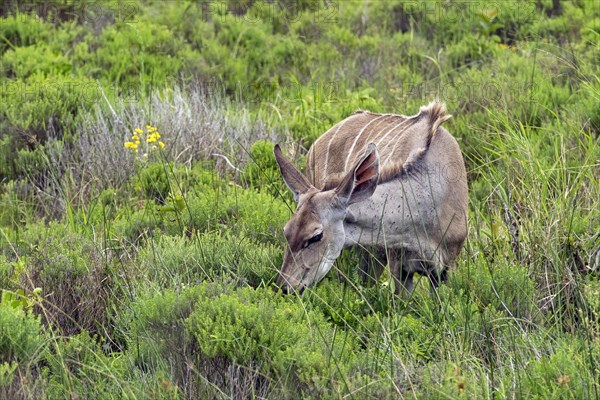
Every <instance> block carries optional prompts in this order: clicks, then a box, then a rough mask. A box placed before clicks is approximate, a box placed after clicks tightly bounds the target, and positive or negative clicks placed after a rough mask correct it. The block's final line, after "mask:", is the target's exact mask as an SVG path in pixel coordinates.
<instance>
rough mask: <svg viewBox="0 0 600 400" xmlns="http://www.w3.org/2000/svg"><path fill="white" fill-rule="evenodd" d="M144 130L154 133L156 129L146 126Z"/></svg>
mask: <svg viewBox="0 0 600 400" xmlns="http://www.w3.org/2000/svg"><path fill="white" fill-rule="evenodd" d="M146 130H148V132H154V131H155V130H156V128H155V127H153V126H152V125H146Z"/></svg>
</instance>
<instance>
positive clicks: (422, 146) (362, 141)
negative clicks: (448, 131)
mask: <svg viewBox="0 0 600 400" xmlns="http://www.w3.org/2000/svg"><path fill="white" fill-rule="evenodd" d="M449 118H450V115H447V114H446V107H445V106H444V104H442V103H438V102H432V103H430V104H429V105H427V106H424V107H421V109H420V110H419V113H418V114H417V115H414V116H412V117H407V116H404V115H395V114H376V113H372V112H368V111H362V110H359V111H356V112H355V113H354V114H352V115H351V116H349V117H348V118H346V119H345V120H343V121H341V122H339V123H337V124H336V125H335V126H333V127H332V128H331V129H329V130H328V131H327V132H325V133H324V134H323V135H322V136H321V137H320V138H319V139H318V140H317V141H316V142H315V144H314V145H313V146H312V147H311V149H310V150H309V153H308V157H307V176H308V179H309V181H310V182H311V183H312V184H313V185H314V186H315V187H317V188H319V189H322V190H329V189H333V188H335V187H337V186H338V184H339V183H340V182H341V180H342V179H343V178H344V176H345V175H346V173H347V172H348V171H349V169H350V168H352V167H353V166H354V165H355V164H356V162H357V161H358V159H359V158H360V157H361V156H362V154H363V153H364V151H365V148H366V146H367V145H368V144H369V143H375V144H377V148H378V150H379V156H380V159H381V167H380V171H379V183H385V182H389V181H391V180H392V179H395V178H397V177H398V176H400V175H401V174H402V172H403V171H404V170H405V169H407V168H410V167H411V166H412V165H413V164H414V163H415V162H416V161H417V160H418V159H420V158H421V157H422V156H423V155H424V154H425V153H426V151H427V149H428V148H429V145H430V144H431V141H432V140H433V138H434V136H435V134H436V132H437V131H438V128H439V127H440V126H441V124H442V123H444V122H445V121H447V120H448V119H449Z"/></svg>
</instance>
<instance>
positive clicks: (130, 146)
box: [125, 142, 137, 150]
mask: <svg viewBox="0 0 600 400" xmlns="http://www.w3.org/2000/svg"><path fill="white" fill-rule="evenodd" d="M125 148H126V149H132V150H136V149H137V144H135V143H132V142H125Z"/></svg>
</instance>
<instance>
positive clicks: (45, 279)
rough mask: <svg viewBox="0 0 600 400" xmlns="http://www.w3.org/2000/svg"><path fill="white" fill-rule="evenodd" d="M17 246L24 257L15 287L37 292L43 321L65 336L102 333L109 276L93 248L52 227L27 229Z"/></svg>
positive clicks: (82, 239) (109, 291)
mask: <svg viewBox="0 0 600 400" xmlns="http://www.w3.org/2000/svg"><path fill="white" fill-rule="evenodd" d="M21 243H22V244H21V245H20V246H22V249H23V250H22V252H21V254H20V256H21V257H22V256H26V257H27V258H26V260H27V267H26V273H24V274H21V284H22V285H23V286H24V287H25V288H28V289H29V290H33V289H34V288H36V287H40V288H42V290H43V294H44V302H43V303H42V304H40V307H41V308H42V309H43V311H44V312H43V313H42V314H43V316H44V322H46V323H49V324H51V325H52V326H53V327H54V328H56V329H57V330H58V331H59V332H62V333H63V334H65V335H69V334H74V333H78V332H80V331H81V330H87V331H88V332H92V333H93V334H96V333H102V334H105V333H107V330H105V329H104V328H103V327H105V326H107V325H108V320H109V318H108V315H107V309H106V307H107V302H108V298H109V297H110V296H113V295H114V294H115V292H113V287H112V282H113V279H114V276H113V275H112V274H111V273H110V268H109V264H108V263H109V259H108V258H106V255H105V254H103V253H102V251H101V250H100V249H99V247H98V244H96V243H94V242H93V241H91V240H89V239H87V238H86V237H84V236H82V235H79V234H76V233H74V232H73V231H71V229H70V228H68V227H67V226H66V225H63V224H58V223H51V224H49V225H48V226H44V225H31V226H30V227H29V228H28V229H27V231H25V232H23V236H22V242H21Z"/></svg>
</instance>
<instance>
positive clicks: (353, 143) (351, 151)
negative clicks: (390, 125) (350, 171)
mask: <svg viewBox="0 0 600 400" xmlns="http://www.w3.org/2000/svg"><path fill="white" fill-rule="evenodd" d="M388 115H389V114H382V115H380V116H379V117H377V118H375V119H372V120H371V121H369V122H368V123H367V124H366V125H365V126H363V128H362V129H361V130H360V132H358V134H357V135H356V137H355V138H354V141H353V142H352V146H350V150H349V151H348V155H347V156H346V161H345V162H344V171H345V170H346V169H347V168H348V161H349V160H350V156H351V155H352V154H354V147H355V146H356V142H357V141H358V139H359V138H360V137H361V136H362V134H363V133H364V131H365V129H367V127H368V126H369V125H371V124H372V123H373V122H375V121H378V120H380V119H382V118H385V117H387V116H388ZM338 130H339V129H338ZM331 140H333V138H332V139H331ZM325 169H327V166H325Z"/></svg>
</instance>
